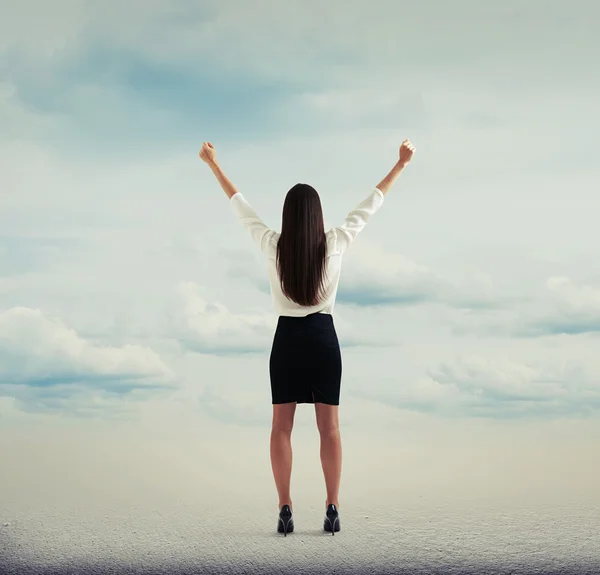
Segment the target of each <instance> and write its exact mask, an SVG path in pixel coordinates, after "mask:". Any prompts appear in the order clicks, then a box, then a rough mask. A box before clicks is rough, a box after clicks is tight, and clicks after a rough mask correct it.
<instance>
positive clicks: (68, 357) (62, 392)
mask: <svg viewBox="0 0 600 575" xmlns="http://www.w3.org/2000/svg"><path fill="white" fill-rule="evenodd" d="M176 381H177V378H176V376H175V374H174V373H173V372H172V370H171V369H170V368H169V367H168V366H167V365H165V364H164V363H163V361H162V360H161V358H160V356H159V355H158V354H157V353H156V352H154V351H153V350H152V349H150V348H147V347H142V346H139V345H124V346H121V347H112V346H100V345H97V344H95V343H94V342H92V341H87V340H85V339H83V338H81V337H80V336H79V335H78V334H77V333H76V332H75V331H74V330H72V329H70V328H68V327H67V326H66V325H65V324H64V323H63V322H62V321H61V320H60V319H58V318H53V317H50V316H48V315H47V314H44V313H43V312H42V311H41V310H39V309H31V308H24V307H14V308H11V309H9V310H7V311H4V312H3V313H1V314H0V395H3V396H8V397H14V398H17V399H18V400H19V402H20V403H24V404H27V407H28V408H35V407H36V406H37V407H39V408H56V407H60V406H63V407H64V406H66V405H67V404H70V403H71V402H73V405H75V406H77V405H78V401H77V399H78V398H79V400H81V405H79V407H81V408H90V407H91V405H95V406H96V407H98V405H99V404H101V403H102V402H105V401H114V397H115V396H120V397H123V396H129V397H138V396H141V395H144V394H145V393H150V392H157V391H160V390H164V389H168V388H170V387H172V386H173V385H174V384H175V383H176ZM107 398H108V399H107Z"/></svg>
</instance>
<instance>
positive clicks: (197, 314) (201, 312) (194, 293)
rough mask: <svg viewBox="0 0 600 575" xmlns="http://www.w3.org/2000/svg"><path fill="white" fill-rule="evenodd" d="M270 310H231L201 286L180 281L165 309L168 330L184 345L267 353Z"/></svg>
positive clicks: (226, 351)
mask: <svg viewBox="0 0 600 575" xmlns="http://www.w3.org/2000/svg"><path fill="white" fill-rule="evenodd" d="M275 322H276V320H275V318H274V316H273V315H271V314H267V313H260V312H259V313H239V314H237V313H232V312H231V311H230V310H229V309H228V308H227V307H225V306H224V305H223V304H221V303H219V302H208V301H207V300H205V299H204V297H203V295H202V288H201V287H200V286H199V285H198V284H195V283H192V282H184V283H181V284H180V285H179V286H178V287H177V290H176V294H175V297H174V298H173V300H172V301H171V303H170V304H169V305H168V306H167V309H166V311H165V320H164V323H165V330H166V333H168V334H169V335H170V336H171V337H173V338H174V339H176V340H177V341H178V342H179V343H180V344H181V345H182V346H183V347H184V348H185V349H188V350H190V351H195V352H197V353H204V354H216V355H221V354H244V353H257V352H258V353H265V352H267V351H268V349H269V345H270V342H271V340H272V338H273V333H274V330H275Z"/></svg>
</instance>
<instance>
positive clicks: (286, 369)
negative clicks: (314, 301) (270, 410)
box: [269, 313, 342, 405]
mask: <svg viewBox="0 0 600 575" xmlns="http://www.w3.org/2000/svg"><path fill="white" fill-rule="evenodd" d="M269 374H270V378H271V396H272V400H273V403H274V404H276V403H292V402H296V403H327V404H329V405H339V404H340V387H341V382H342V355H341V351H340V344H339V341H338V337H337V333H336V331H335V326H334V324H333V317H332V316H331V314H326V313H313V314H310V315H308V316H305V317H290V316H279V320H278V322H277V329H276V330H275V336H274V338H273V347H272V348H271V356H270V359H269Z"/></svg>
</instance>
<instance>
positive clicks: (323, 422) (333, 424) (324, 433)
mask: <svg viewBox="0 0 600 575" xmlns="http://www.w3.org/2000/svg"><path fill="white" fill-rule="evenodd" d="M338 411H339V408H338V406H337V405H326V404H324V403H315V413H316V416H317V427H318V428H319V434H320V436H321V465H322V467H323V475H324V476H325V487H326V488H327V500H326V501H325V507H327V506H328V505H329V504H331V503H333V504H334V505H335V506H336V507H339V491H340V480H341V476H342V440H341V437H340V424H339V419H338Z"/></svg>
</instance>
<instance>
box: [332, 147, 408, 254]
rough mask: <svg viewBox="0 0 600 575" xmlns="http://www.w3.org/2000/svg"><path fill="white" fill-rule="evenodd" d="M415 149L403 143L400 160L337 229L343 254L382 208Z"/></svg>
mask: <svg viewBox="0 0 600 575" xmlns="http://www.w3.org/2000/svg"><path fill="white" fill-rule="evenodd" d="M414 151H415V147H414V146H413V145H412V144H411V143H410V141H409V140H405V141H404V142H402V145H401V146H400V153H399V159H398V161H397V162H396V164H395V165H394V167H393V168H392V169H391V170H390V172H389V173H388V175H387V176H386V177H385V178H383V180H381V182H379V184H377V187H376V188H375V189H374V190H373V191H372V192H371V193H370V194H369V195H368V196H367V197H366V198H365V199H364V200H363V201H362V202H361V203H360V204H359V205H358V206H357V207H356V208H355V209H354V210H352V211H351V212H350V213H349V214H348V216H347V217H346V220H345V221H344V223H343V224H342V225H341V226H339V227H337V228H335V232H336V238H337V247H338V249H339V250H340V251H341V252H344V251H346V249H347V248H348V246H349V245H350V244H351V243H352V242H353V241H354V239H355V238H356V236H357V235H358V234H359V233H360V232H361V231H362V230H363V228H364V227H365V226H366V225H367V222H368V220H369V218H370V217H371V216H372V215H373V214H374V213H375V212H376V211H377V210H378V209H379V208H380V207H381V205H382V204H383V199H384V196H385V194H387V192H388V191H389V190H390V188H391V187H392V186H393V185H394V182H395V181H396V180H397V179H398V176H399V175H400V173H401V172H402V170H403V169H404V168H405V166H406V164H408V162H410V160H411V158H412V155H413V153H414Z"/></svg>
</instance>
